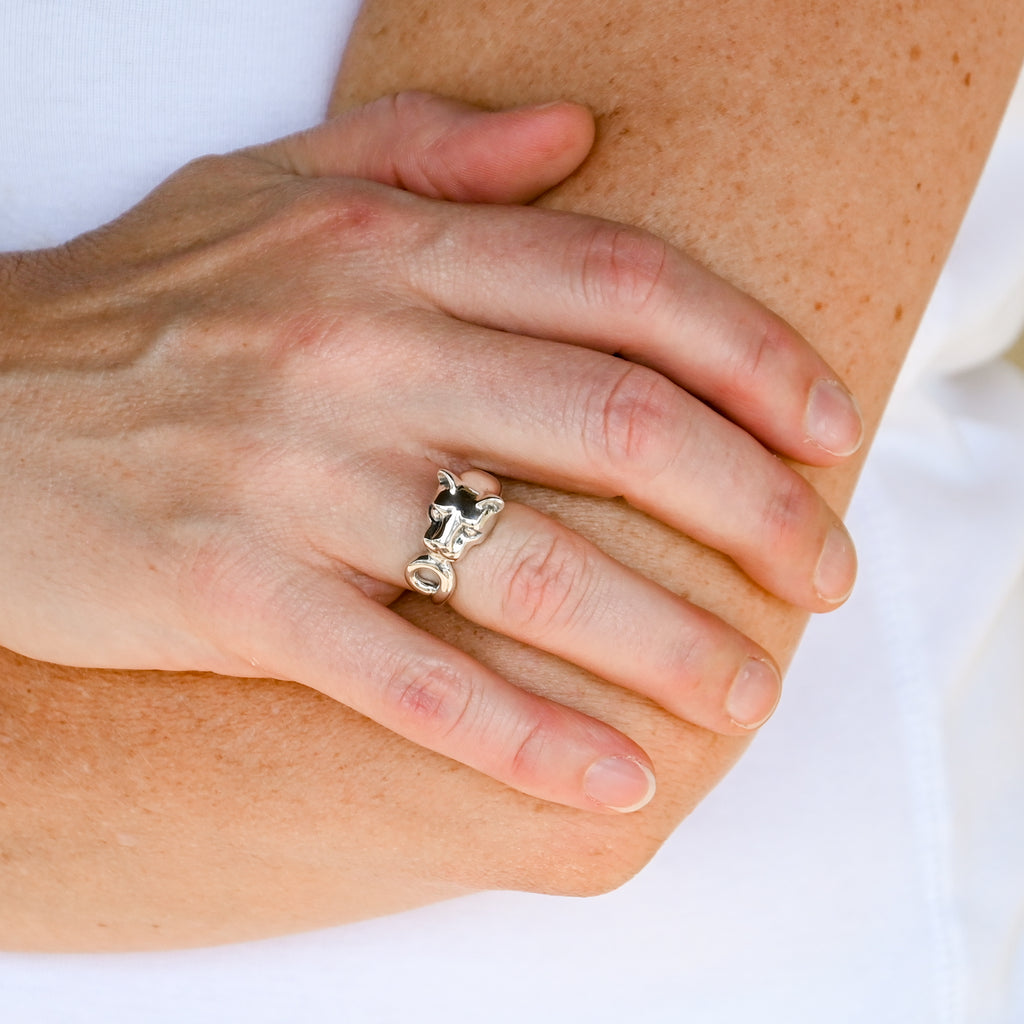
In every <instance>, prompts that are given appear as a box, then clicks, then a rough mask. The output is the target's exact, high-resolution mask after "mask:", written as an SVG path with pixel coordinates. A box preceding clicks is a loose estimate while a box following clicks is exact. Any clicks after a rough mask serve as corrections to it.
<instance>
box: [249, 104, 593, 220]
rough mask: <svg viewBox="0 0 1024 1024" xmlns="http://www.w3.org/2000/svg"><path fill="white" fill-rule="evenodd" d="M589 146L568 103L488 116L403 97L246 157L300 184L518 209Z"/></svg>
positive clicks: (582, 119) (578, 111)
mask: <svg viewBox="0 0 1024 1024" xmlns="http://www.w3.org/2000/svg"><path fill="white" fill-rule="evenodd" d="M593 141H594V120H593V118H592V116H591V114H590V112H589V111H588V110H587V109H586V108H585V107H581V106H579V105H578V104H575V103H552V104H548V105H545V106H540V107H522V108H518V109H516V110H505V111H498V112H494V113H492V112H489V111H485V110H481V109H480V108H478V107H473V106H470V105H469V104H466V103H459V102H457V101H455V100H450V99H445V98H443V97H440V96H435V95H433V94H431V93H425V92H403V93H399V94H398V95H396V96H387V97H384V98H383V99H379V100H376V101H375V102H373V103H369V104H367V105H366V106H363V107H357V108H356V109H354V110H350V111H348V112H347V113H344V114H342V115H340V116H339V117H336V118H333V119H332V120H330V121H327V122H325V123H324V124H322V125H318V126H317V127H316V128H311V129H310V130H308V131H305V132H300V133H299V134H297V135H290V136H288V137H287V138H284V139H280V140H278V141H277V142H273V143H270V144H269V145H267V146H261V147H258V148H256V149H254V150H250V151H249V152H250V153H252V154H253V155H255V156H260V157H262V158H263V159H269V160H271V161H273V162H274V163H276V164H278V165H279V166H281V167H283V168H284V169H286V170H289V171H291V172H293V173H295V174H301V175H305V176H307V177H327V176H348V177H357V178H367V179H369V180H371V181H377V182H380V183H381V184H382V185H391V186H394V187H396V188H403V189H406V190H408V191H410V192H415V193H417V194H418V195H422V196H428V197H430V198H433V199H448V200H452V201H455V202H478V203H518V202H527V201H529V200H531V199H534V198H536V197H537V196H538V195H540V194H541V193H542V192H545V191H547V189H549V188H551V187H552V186H554V185H557V184H558V182H560V181H562V179H563V178H566V177H568V175H569V174H571V173H572V171H574V170H575V169H576V168H577V167H578V166H579V165H580V164H581V163H582V162H583V159H584V158H585V157H586V155H587V153H589V152H590V147H591V146H592V145H593Z"/></svg>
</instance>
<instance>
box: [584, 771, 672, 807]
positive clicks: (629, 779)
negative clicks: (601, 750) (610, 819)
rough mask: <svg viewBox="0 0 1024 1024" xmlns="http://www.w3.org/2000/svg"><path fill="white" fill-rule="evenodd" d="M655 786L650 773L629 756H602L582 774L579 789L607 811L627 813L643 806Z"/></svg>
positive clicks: (652, 774)
mask: <svg viewBox="0 0 1024 1024" xmlns="http://www.w3.org/2000/svg"><path fill="white" fill-rule="evenodd" d="M656 788H657V786H656V783H655V781H654V772H652V771H651V769H650V768H648V767H647V766H646V765H645V764H641V763H640V762H639V761H637V760H635V759H634V758H632V757H605V758H602V759H601V760H600V761H595V762H594V763H593V764H592V765H591V766H590V767H589V768H588V769H587V774H586V775H584V776H583V792H584V793H586V795H587V797H588V798H589V799H591V800H593V801H594V803H598V804H600V805H601V806H602V807H607V808H608V810H610V811H619V812H620V813H622V814H629V813H630V812H631V811H639V810H640V808H641V807H646V806H647V804H649V803H650V802H651V798H652V797H653V796H654V791H655V789H656Z"/></svg>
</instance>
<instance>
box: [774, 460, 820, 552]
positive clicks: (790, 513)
mask: <svg viewBox="0 0 1024 1024" xmlns="http://www.w3.org/2000/svg"><path fill="white" fill-rule="evenodd" d="M780 465H781V464H780ZM784 468H785V467H784ZM819 508H820V499H819V498H818V497H817V492H816V491H815V490H814V489H813V488H812V487H811V485H810V484H809V483H808V482H807V481H806V480H804V478H803V477H801V476H800V475H799V474H797V473H795V472H793V471H792V470H790V469H788V468H785V472H784V473H783V474H782V475H781V478H780V479H779V481H778V482H777V483H776V484H775V486H774V487H773V488H772V491H771V493H770V495H769V496H768V499H767V502H766V505H765V508H764V514H763V516H762V524H763V529H764V531H765V539H764V543H765V544H766V545H768V546H767V547H766V549H765V550H769V551H774V550H778V548H779V547H782V548H784V549H787V550H790V551H791V550H793V548H794V547H796V546H799V545H800V543H801V542H802V541H803V540H804V539H806V538H810V536H811V533H812V531H811V530H810V527H811V526H812V525H813V526H815V527H816V526H817V523H818V521H819V518H820V516H819ZM815 536H816V533H815Z"/></svg>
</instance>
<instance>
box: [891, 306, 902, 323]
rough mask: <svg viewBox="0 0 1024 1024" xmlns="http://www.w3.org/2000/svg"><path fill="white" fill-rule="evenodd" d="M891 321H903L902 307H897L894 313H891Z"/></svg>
mask: <svg viewBox="0 0 1024 1024" xmlns="http://www.w3.org/2000/svg"><path fill="white" fill-rule="evenodd" d="M892 319H893V322H894V323H899V322H900V321H901V320H902V319H903V307H902V306H897V307H896V312H895V313H893V315H892Z"/></svg>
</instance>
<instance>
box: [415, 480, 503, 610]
mask: <svg viewBox="0 0 1024 1024" xmlns="http://www.w3.org/2000/svg"><path fill="white" fill-rule="evenodd" d="M437 482H438V484H440V486H441V489H440V490H439V491H438V492H437V497H436V498H434V500H433V501H432V502H431V503H430V526H428V527H427V532H426V533H425V534H424V535H423V543H424V545H425V546H426V549H427V552H426V554H424V555H420V556H419V557H418V558H414V559H413V560H412V561H411V562H410V563H409V564H408V565H407V566H406V567H405V578H406V581H407V582H408V584H409V586H410V587H412V589H413V590H415V591H416V592H417V593H419V594H425V595H426V596H427V597H430V598H433V600H434V601H435V602H437V603H438V604H442V603H443V602H444V601H447V600H448V598H449V597H451V596H452V593H453V592H454V590H455V565H454V563H455V562H456V561H457V560H458V559H459V558H461V557H462V556H463V555H464V554H465V553H466V552H467V551H468V550H469V549H470V548H471V547H474V546H475V545H477V544H479V543H480V542H481V541H482V540H483V539H484V538H485V537H486V536H487V534H488V533H490V532H491V529H492V528H493V526H494V522H495V518H496V517H497V515H498V513H499V512H500V511H501V510H502V509H503V508H504V507H505V502H504V501H502V500H501V498H500V497H498V495H497V494H480V493H479V492H478V491H474V490H473V488H472V487H467V486H466V485H465V484H464V483H463V482H462V481H461V480H460V479H459V478H458V477H457V476H456V475H455V474H454V473H450V472H448V470H447V469H442V470H441V471H440V472H439V473H438V474H437Z"/></svg>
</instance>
